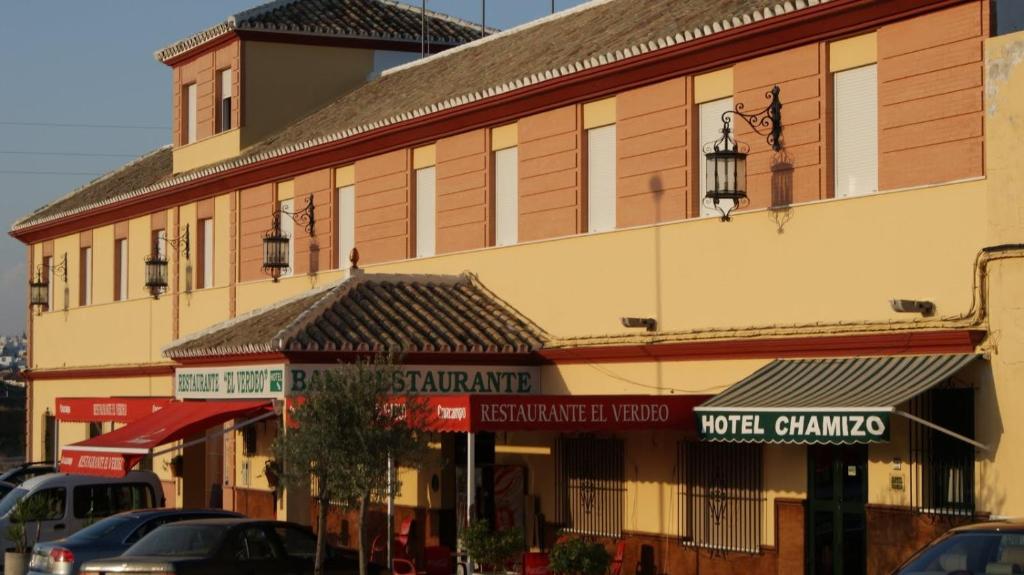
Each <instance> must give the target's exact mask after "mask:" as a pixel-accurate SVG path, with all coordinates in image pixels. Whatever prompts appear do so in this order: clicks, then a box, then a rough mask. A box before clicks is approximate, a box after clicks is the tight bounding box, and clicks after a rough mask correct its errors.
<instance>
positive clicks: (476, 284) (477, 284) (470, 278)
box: [458, 270, 556, 344]
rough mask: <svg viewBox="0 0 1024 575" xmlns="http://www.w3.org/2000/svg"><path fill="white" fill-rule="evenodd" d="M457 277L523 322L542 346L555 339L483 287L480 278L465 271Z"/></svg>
mask: <svg viewBox="0 0 1024 575" xmlns="http://www.w3.org/2000/svg"><path fill="white" fill-rule="evenodd" d="M458 277H459V278H461V279H462V281H465V282H466V283H468V284H469V285H470V286H472V287H473V288H475V289H478V290H480V291H482V292H483V293H484V294H485V295H486V296H488V297H490V298H491V299H492V300H494V303H495V304H496V305H498V306H499V307H501V308H502V309H504V310H505V311H506V312H507V313H509V314H510V315H511V316H512V317H514V318H516V319H518V320H519V321H521V322H523V323H524V324H526V325H527V326H529V327H531V328H532V329H534V330H536V333H537V335H539V336H540V340H541V343H542V344H543V343H546V342H549V341H553V340H555V339H556V338H555V337H553V336H552V335H551V334H550V333H548V331H547V330H545V329H544V328H543V327H541V326H540V324H538V323H537V322H535V321H533V320H532V319H530V317H529V316H527V315H526V314H524V313H523V312H521V311H519V310H518V309H517V308H516V307H515V306H513V305H512V304H510V303H509V302H508V301H507V300H505V299H504V298H502V297H501V296H499V295H498V294H496V293H494V292H493V291H491V290H490V288H488V287H487V286H486V285H484V283H483V282H481V281H480V278H479V277H478V276H477V275H476V274H475V273H473V272H471V271H468V270H467V271H464V272H462V273H461V274H459V276H458Z"/></svg>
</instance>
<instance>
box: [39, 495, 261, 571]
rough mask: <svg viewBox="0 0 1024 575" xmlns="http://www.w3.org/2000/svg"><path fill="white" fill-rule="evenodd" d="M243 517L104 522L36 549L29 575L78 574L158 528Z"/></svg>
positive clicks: (158, 513)
mask: <svg viewBox="0 0 1024 575" xmlns="http://www.w3.org/2000/svg"><path fill="white" fill-rule="evenodd" d="M215 517H242V515H240V514H238V513H234V512H231V511H222V510H220V509H145V510H139V511H126V512H124V513H118V514H117V515H111V516H110V517H107V518H105V519H101V520H100V521H97V522H96V523H93V524H92V525H90V526H88V527H86V528H85V529H82V530H81V531H79V532H77V533H75V534H74V535H71V536H70V537H67V538H65V539H60V540H58V541H47V542H45V543H38V544H36V546H35V547H33V548H32V560H31V562H30V564H29V571H28V572H29V575H44V574H51V575H77V573H78V571H79V569H80V568H81V566H82V564H83V563H85V562H87V561H92V560H94V559H104V558H107V557H117V556H118V555H120V554H121V553H124V552H125V551H126V550H128V548H129V547H131V546H132V545H134V544H135V543H137V542H138V541H139V540H140V539H142V538H143V537H144V536H146V535H147V534H149V532H151V531H153V530H154V529H156V528H157V527H160V526H162V525H166V524H168V523H176V522H178V521H185V520H189V519H208V518H215Z"/></svg>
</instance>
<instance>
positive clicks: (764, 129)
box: [722, 85, 782, 152]
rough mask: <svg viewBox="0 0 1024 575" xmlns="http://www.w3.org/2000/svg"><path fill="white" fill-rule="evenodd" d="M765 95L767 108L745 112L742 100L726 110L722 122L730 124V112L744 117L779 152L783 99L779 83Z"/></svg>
mask: <svg viewBox="0 0 1024 575" xmlns="http://www.w3.org/2000/svg"><path fill="white" fill-rule="evenodd" d="M764 97H765V98H766V99H767V100H768V107H767V108H765V109H763V110H760V111H757V112H744V111H743V110H744V105H743V103H742V102H740V103H739V104H736V107H735V108H734V109H732V110H726V111H725V112H724V113H723V114H722V123H723V124H724V125H725V126H726V127H728V126H729V118H728V117H727V116H728V115H729V114H733V115H736V116H739V117H740V118H743V121H745V122H746V123H747V124H748V125H749V126H750V127H751V128H753V130H754V132H756V133H757V134H758V135H760V136H764V138H765V140H766V141H767V142H768V145H769V146H771V147H772V149H773V150H775V151H776V152H778V151H779V150H781V149H782V101H781V100H779V87H778V85H776V86H772V89H771V90H769V91H768V92H767V93H765V95H764Z"/></svg>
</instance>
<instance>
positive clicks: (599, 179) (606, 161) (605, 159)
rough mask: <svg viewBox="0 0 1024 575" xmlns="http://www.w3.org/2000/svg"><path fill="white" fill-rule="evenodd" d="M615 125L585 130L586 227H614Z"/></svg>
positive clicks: (593, 229) (590, 229) (594, 230)
mask: <svg viewBox="0 0 1024 575" xmlns="http://www.w3.org/2000/svg"><path fill="white" fill-rule="evenodd" d="M615 185H616V182H615V125H611V126H601V127H600V128H593V129H590V130H587V193H588V195H587V206H588V207H587V224H588V225H587V231H590V232H604V231H608V230H614V229H615Z"/></svg>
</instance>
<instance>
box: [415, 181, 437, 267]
mask: <svg viewBox="0 0 1024 575" xmlns="http://www.w3.org/2000/svg"><path fill="white" fill-rule="evenodd" d="M436 189H437V170H436V168H434V166H431V167H429V168H421V169H419V170H416V257H418V258H425V257H429V256H432V255H434V250H435V248H434V246H435V243H434V234H435V232H436V220H437V202H436V196H435V194H436Z"/></svg>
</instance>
